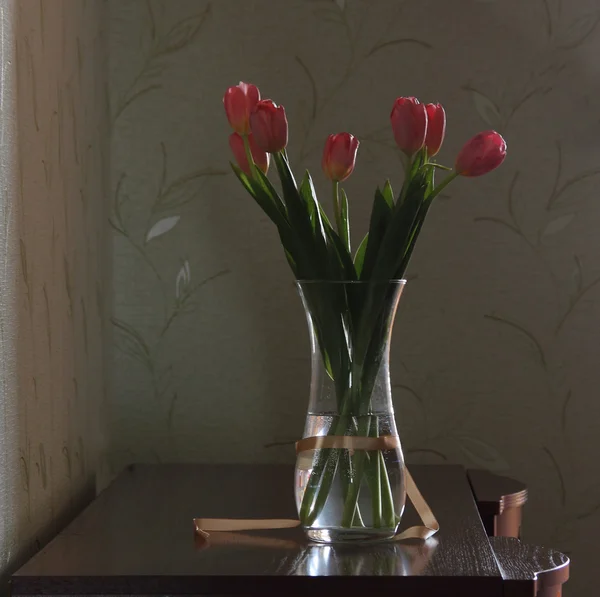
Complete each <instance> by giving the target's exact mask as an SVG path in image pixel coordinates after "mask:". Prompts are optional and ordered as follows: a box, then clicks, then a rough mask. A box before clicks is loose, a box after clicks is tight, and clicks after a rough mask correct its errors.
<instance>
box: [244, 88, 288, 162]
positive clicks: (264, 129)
mask: <svg viewBox="0 0 600 597" xmlns="http://www.w3.org/2000/svg"><path fill="white" fill-rule="evenodd" d="M250 129H251V130H252V134H253V135H254V140H255V141H256V144H257V145H258V147H260V148H261V149H262V150H263V151H266V152H268V153H277V152H279V151H281V150H282V149H284V148H285V146H286V145H287V141H288V123H287V118H286V117H285V109H284V107H283V106H278V105H277V104H276V103H275V102H273V101H272V100H270V99H267V100H261V101H259V102H258V103H257V104H256V107H255V108H254V111H253V112H252V114H250Z"/></svg>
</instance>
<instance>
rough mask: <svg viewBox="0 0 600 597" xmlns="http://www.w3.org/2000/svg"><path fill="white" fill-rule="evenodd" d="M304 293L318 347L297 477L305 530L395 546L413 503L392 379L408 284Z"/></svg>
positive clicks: (322, 287) (326, 286)
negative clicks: (399, 311) (393, 347)
mask: <svg viewBox="0 0 600 597" xmlns="http://www.w3.org/2000/svg"><path fill="white" fill-rule="evenodd" d="M297 285H298V289H299V292H300V295H301V298H302V302H303V305H304V308H305V311H306V318H307V321H308V329H309V335H310V347H311V383H310V397H309V405H308V413H307V417H306V425H305V428H304V434H303V438H312V439H310V440H307V439H303V441H302V442H299V448H302V446H304V447H305V449H301V450H300V451H299V452H298V457H297V461H296V474H295V488H296V505H297V508H298V513H299V517H300V521H301V524H302V526H303V528H304V530H305V532H306V534H307V536H308V538H309V539H311V540H313V541H317V542H321V543H334V542H345V541H381V540H386V539H391V538H392V537H394V535H395V534H396V530H397V528H398V525H399V523H400V518H401V516H402V513H403V510H404V503H405V499H406V490H405V474H404V457H403V454H402V449H401V445H400V440H399V438H398V433H397V430H396V422H395V420H394V408H393V404H392V393H391V384H390V373H389V351H390V339H391V332H392V326H393V322H394V317H395V314H396V308H397V306H398V302H399V300H400V296H401V294H402V290H403V288H404V285H405V280H392V281H385V282H322V281H299V282H297ZM315 438H317V439H315ZM352 438H362V439H352ZM364 438H370V439H369V440H366V442H365V440H364ZM361 442H362V443H361Z"/></svg>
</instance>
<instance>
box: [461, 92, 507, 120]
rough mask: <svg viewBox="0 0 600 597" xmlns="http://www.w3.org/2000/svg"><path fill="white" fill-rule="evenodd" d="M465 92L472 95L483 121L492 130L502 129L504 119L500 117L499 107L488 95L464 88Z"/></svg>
mask: <svg viewBox="0 0 600 597" xmlns="http://www.w3.org/2000/svg"><path fill="white" fill-rule="evenodd" d="M464 89H465V91H469V92H470V93H471V97H472V98H473V103H474V105H475V109H476V110H477V113H478V114H479V116H480V117H481V119H482V120H483V121H484V122H485V123H486V124H488V125H489V126H490V127H491V128H492V129H502V128H503V124H502V117H501V115H500V108H499V107H498V105H497V104H496V103H495V102H494V101H493V100H491V99H490V98H489V97H488V96H487V95H484V94H483V93H481V92H480V91H477V89H473V88H471V87H464Z"/></svg>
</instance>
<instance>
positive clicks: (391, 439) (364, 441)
mask: <svg viewBox="0 0 600 597" xmlns="http://www.w3.org/2000/svg"><path fill="white" fill-rule="evenodd" d="M398 447H400V440H399V439H398V437H397V436H394V435H382V436H379V437H357V436H348V435H322V436H315V437H307V438H304V439H301V440H300V441H298V442H297V443H296V453H297V454H301V453H302V452H307V451H310V450H318V449H323V448H328V449H346V450H351V451H354V450H366V451H372V450H394V449H396V448H398ZM404 472H405V475H406V495H407V496H408V499H409V500H410V501H411V502H412V504H413V506H414V507H415V510H416V512H417V514H418V515H419V518H420V519H421V522H422V523H423V525H424V526H414V527H410V528H408V529H406V530H405V531H403V532H402V533H398V534H397V535H396V536H395V537H394V541H405V540H406V539H420V540H422V541H425V540H427V539H429V538H430V537H432V536H433V535H435V534H436V533H437V532H438V531H439V530H440V525H439V523H438V521H437V519H436V517H435V516H434V514H433V512H432V510H431V508H430V507H429V505H428V504H427V502H426V501H425V498H424V497H423V496H422V494H421V492H420V491H419V490H418V488H417V486H416V484H415V482H414V480H413V478H412V475H411V474H410V473H409V472H408V469H406V468H405V469H404ZM298 526H300V521H299V520H296V519H293V518H261V519H259V518H194V527H195V529H196V533H198V535H200V536H201V537H203V538H204V539H208V537H209V536H210V533H224V532H227V533H229V532H235V531H255V530H266V529H289V528H294V527H298Z"/></svg>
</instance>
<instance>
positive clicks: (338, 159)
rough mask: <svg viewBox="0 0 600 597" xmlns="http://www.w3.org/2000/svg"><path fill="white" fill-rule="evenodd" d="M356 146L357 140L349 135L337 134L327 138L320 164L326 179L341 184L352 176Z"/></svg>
mask: <svg viewBox="0 0 600 597" xmlns="http://www.w3.org/2000/svg"><path fill="white" fill-rule="evenodd" d="M358 145H359V143H358V139H357V138H356V137H354V136H353V135H351V134H350V133H338V134H337V135H329V137H327V141H326V142H325V149H324V150H323V160H322V162H321V165H322V166H323V172H325V174H326V175H327V178H329V179H330V180H333V181H336V182H341V181H343V180H346V179H347V178H348V176H350V174H352V171H353V170H354V164H355V162H356V152H357V151H358Z"/></svg>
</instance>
